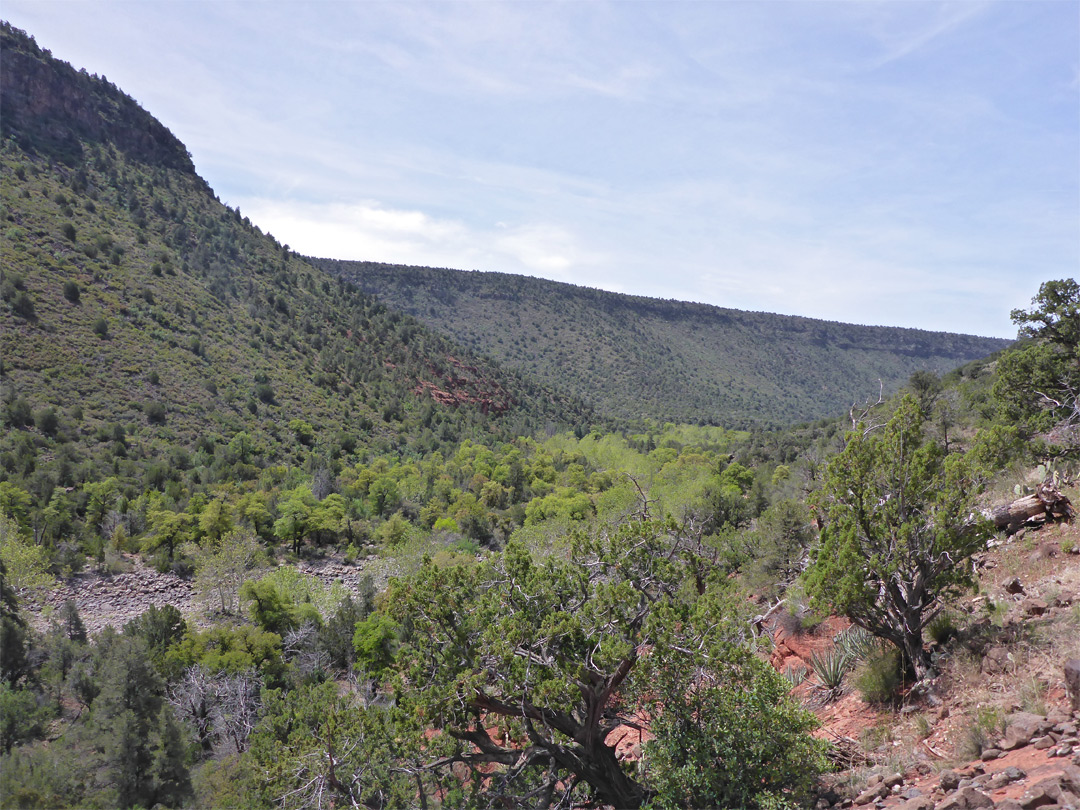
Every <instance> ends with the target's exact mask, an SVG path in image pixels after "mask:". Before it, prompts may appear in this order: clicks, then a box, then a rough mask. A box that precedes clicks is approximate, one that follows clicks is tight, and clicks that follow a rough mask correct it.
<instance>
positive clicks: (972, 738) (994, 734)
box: [957, 706, 1005, 760]
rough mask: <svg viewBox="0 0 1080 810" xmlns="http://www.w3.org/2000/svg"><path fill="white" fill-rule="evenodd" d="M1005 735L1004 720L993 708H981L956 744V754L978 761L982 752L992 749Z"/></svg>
mask: <svg viewBox="0 0 1080 810" xmlns="http://www.w3.org/2000/svg"><path fill="white" fill-rule="evenodd" d="M1004 733H1005V720H1004V718H1003V717H1002V716H1001V712H1000V711H999V710H998V709H996V708H994V707H993V706H983V707H981V708H980V709H979V710H978V711H977V712H976V713H975V717H973V718H972V720H971V723H970V724H969V725H968V726H967V729H966V730H965V733H964V736H963V737H961V739H960V742H959V744H958V749H959V750H958V751H957V754H958V755H959V756H960V757H961V758H963V759H965V760H970V759H978V758H979V757H981V756H982V752H983V751H985V750H986V749H988V748H993V747H994V745H995V744H996V743H997V741H998V740H999V739H1000V738H1001V735H1002V734H1004Z"/></svg>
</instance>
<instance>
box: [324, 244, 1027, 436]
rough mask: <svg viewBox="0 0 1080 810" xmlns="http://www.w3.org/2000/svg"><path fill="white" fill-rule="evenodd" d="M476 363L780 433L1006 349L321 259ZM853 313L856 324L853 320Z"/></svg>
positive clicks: (657, 414) (637, 413) (678, 413)
mask: <svg viewBox="0 0 1080 810" xmlns="http://www.w3.org/2000/svg"><path fill="white" fill-rule="evenodd" d="M313 263H314V264H316V265H317V266H319V267H322V268H324V269H326V270H329V271H330V272H332V273H335V274H337V275H339V276H341V277H343V278H346V279H348V280H349V281H352V282H354V283H355V284H357V285H358V286H359V287H360V288H361V289H362V290H364V291H365V292H367V293H371V294H373V295H376V296H378V297H379V299H380V300H382V301H384V302H385V303H386V304H387V306H391V307H395V308H399V309H401V310H403V311H404V312H407V313H409V314H411V315H414V316H415V317H417V318H419V319H420V320H422V321H424V322H425V323H427V324H429V325H430V326H432V327H433V328H435V329H437V330H438V331H440V332H442V333H443V334H447V335H453V336H454V338H455V339H456V340H460V341H462V342H463V343H465V344H466V345H468V346H470V347H471V348H472V349H474V350H475V351H477V352H481V353H483V354H485V355H488V356H490V357H492V358H494V359H495V360H497V361H498V362H501V363H503V364H505V365H507V366H510V367H513V368H517V369H520V370H522V371H525V372H527V373H529V374H531V375H535V376H536V377H537V378H538V379H541V380H545V381H547V382H549V383H551V384H558V385H560V386H562V387H565V388H566V389H567V390H570V391H572V392H574V393H575V394H576V395H578V396H580V397H582V398H584V399H586V400H588V401H589V402H590V403H591V404H592V405H594V406H595V407H596V408H597V409H599V410H601V411H603V412H605V413H609V414H611V415H613V416H616V417H621V418H631V419H636V418H642V417H645V418H650V419H655V420H659V421H675V422H697V423H707V424H723V425H725V426H727V427H733V428H746V427H752V426H777V425H784V424H792V423H794V422H798V421H801V420H810V419H816V418H819V417H824V416H832V415H835V414H837V413H839V412H842V411H843V410H845V409H846V408H847V407H849V406H850V405H851V403H852V402H853V401H862V400H864V399H865V398H866V397H867V396H869V395H871V394H872V395H874V396H876V395H877V393H878V388H879V385H878V380H881V381H882V383H883V384H884V386H885V390H886V392H887V393H888V392H892V391H895V390H897V389H898V388H899V387H900V385H902V384H903V383H904V382H906V381H907V379H908V378H909V377H910V375H911V374H912V373H913V372H915V371H918V370H927V371H933V372H935V373H943V372H946V371H948V370H950V369H953V368H956V367H957V366H960V365H963V364H964V363H966V362H968V361H970V360H974V359H977V358H980V357H985V356H986V355H988V354H991V353H993V352H995V351H999V350H1000V349H1002V348H1004V347H1005V346H1006V345H1007V343H1008V342H1007V341H1004V340H1000V339H995V338H980V337H972V336H969V335H955V334H949V333H944V332H926V331H921V330H916V329H900V328H892V327H871V326H854V325H851V324H843V323H834V322H829V321H820V320H813V319H810V318H801V317H794V316H785V315H771V314H767V313H760V312H741V311H739V310H733V309H723V308H720V307H714V306H707V305H703V304H689V303H682V302H678V301H664V300H659V299H650V298H642V297H637V296H630V295H621V294H618V293H609V292H603V291H600V290H594V289H588V288H584V287H575V286H573V285H570V284H562V283H559V282H554V281H546V280H543V279H537V278H529V277H524V276H512V275H505V274H501V273H479V272H471V273H470V272H461V271H457V270H448V269H436V268H430V267H409V266H403V265H388V264H379V263H375V262H341V261H331V260H313ZM857 315H858V314H857V313H852V317H853V318H855V317H857Z"/></svg>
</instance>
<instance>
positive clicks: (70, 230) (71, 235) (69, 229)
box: [60, 222, 76, 242]
mask: <svg viewBox="0 0 1080 810" xmlns="http://www.w3.org/2000/svg"><path fill="white" fill-rule="evenodd" d="M60 232H61V233H63V234H64V236H65V237H67V238H68V239H69V240H70V241H72V242H74V241H75V236H76V231H75V226H74V225H72V224H71V223H70V222H65V223H64V225H63V227H62V228H61V229H60Z"/></svg>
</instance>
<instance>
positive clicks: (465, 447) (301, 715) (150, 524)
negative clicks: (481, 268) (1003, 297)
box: [0, 25, 1080, 808]
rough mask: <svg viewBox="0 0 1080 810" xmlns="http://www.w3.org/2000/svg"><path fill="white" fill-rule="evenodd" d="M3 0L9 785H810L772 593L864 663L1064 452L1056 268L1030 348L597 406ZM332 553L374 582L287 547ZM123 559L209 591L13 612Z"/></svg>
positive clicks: (63, 789)
mask: <svg viewBox="0 0 1080 810" xmlns="http://www.w3.org/2000/svg"><path fill="white" fill-rule="evenodd" d="M2 34H3V40H2V45H3V59H4V67H5V69H4V71H3V74H0V75H2V79H3V82H4V85H3V91H4V92H3V98H4V105H5V106H4V109H3V117H2V122H3V133H2V134H3V142H2V145H0V160H2V162H3V175H2V185H0V205H2V208H0V228H3V232H4V238H3V239H2V241H0V251H2V253H0V260H2V264H3V267H4V277H3V280H2V293H3V304H2V312H3V319H4V320H3V324H4V325H3V332H2V334H0V341H2V347H0V348H2V350H0V358H2V362H3V369H2V372H3V373H2V397H3V403H2V404H3V418H4V425H5V430H4V435H3V439H2V442H0V457H2V459H3V464H2V470H0V633H2V635H0V754H2V758H0V797H2V800H3V803H4V806H15V807H102V808H104V807H143V808H149V807H154V806H162V807H207V808H210V807H236V808H268V807H285V808H294V807H295V808H307V807H342V806H350V807H370V808H390V807H417V806H420V807H432V808H434V807H572V806H577V807H596V806H613V807H646V806H647V807H655V808H661V807H706V806H710V807H711V806H723V807H750V808H779V807H798V806H805V805H812V803H813V799H814V795H815V790H816V786H817V778H818V777H819V775H820V774H822V773H824V772H826V771H827V770H829V769H830V768H831V767H833V764H834V762H835V759H836V757H835V752H833V751H832V750H831V749H830V747H829V746H828V745H827V744H826V743H824V742H822V741H821V740H819V739H817V738H815V737H813V736H812V735H811V732H812V731H813V729H814V727H815V725H816V721H815V719H814V716H813V714H812V713H811V712H810V711H808V710H807V709H806V708H805V707H804V706H803V705H801V704H800V703H799V702H798V701H797V700H796V699H795V698H793V697H792V695H791V693H790V691H791V686H792V683H793V682H795V681H796V680H797V679H798V677H799V674H798V673H791V672H788V673H780V672H777V671H776V670H775V669H773V668H772V667H771V666H770V665H769V664H768V659H767V655H765V653H766V652H767V645H768V640H767V638H762V637H760V633H759V630H758V629H757V628H759V627H760V622H761V619H762V616H763V615H764V614H769V613H772V614H773V615H779V614H777V611H780V612H782V614H783V615H784V616H786V617H787V618H786V619H785V620H786V621H790V622H795V623H799V622H806V623H810V622H814V621H818V620H820V618H821V617H822V616H824V615H826V614H828V613H836V614H840V615H845V616H847V617H849V618H850V619H852V620H853V621H854V622H855V625H856V629H857V630H859V632H860V633H862V635H858V634H857V633H853V634H852V635H851V638H850V640H851V643H852V644H855V643H856V642H857V643H858V644H860V645H862V649H863V650H864V652H865V651H867V650H869V651H870V652H868V653H865V654H866V655H868V656H869V657H871V658H873V660H874V662H875V664H874V667H873V668H872V669H871V670H870V672H871V675H872V678H871V679H870V681H869V682H868V685H867V686H866V694H867V696H868V698H867V699H874V700H880V701H884V702H888V701H890V700H892V699H893V697H894V696H895V690H896V686H897V685H898V684H899V683H900V682H901V681H902V680H903V679H904V678H908V679H909V680H910V679H920V678H922V677H924V676H925V675H926V674H927V673H928V672H929V671H930V670H932V668H933V666H934V662H933V660H932V659H931V658H930V657H929V656H928V654H927V652H926V647H925V646H924V634H930V633H933V632H935V631H934V626H935V624H934V623H935V622H936V621H938V620H939V619H940V617H941V615H943V614H942V611H943V609H945V608H946V607H947V606H948V604H949V600H950V599H951V598H952V596H953V595H955V594H956V593H957V592H958V591H959V589H961V588H963V587H965V586H966V585H967V584H968V583H969V580H970V567H968V566H965V564H964V563H965V561H966V560H967V559H968V558H969V557H970V556H971V555H972V554H973V553H975V552H976V551H977V550H979V549H980V548H985V545H986V542H987V540H988V539H989V538H990V537H991V536H992V531H993V527H992V525H991V524H990V523H989V521H988V520H987V519H986V518H984V517H982V511H981V510H982V509H983V508H985V507H986V506H987V505H988V504H989V503H990V497H991V493H993V492H1002V491H1010V492H1011V490H1012V487H1013V484H1014V483H1015V479H1016V478H1017V473H1016V471H1017V470H1019V469H1022V468H1024V467H1025V466H1028V465H1031V464H1034V463H1036V462H1042V463H1043V464H1044V465H1045V467H1046V469H1047V471H1048V475H1049V474H1052V472H1053V470H1057V471H1058V472H1062V471H1066V470H1068V469H1069V468H1070V467H1071V465H1073V464H1074V462H1075V458H1076V453H1077V448H1078V447H1080V445H1078V444H1077V441H1076V436H1075V433H1074V429H1075V425H1076V423H1077V421H1078V420H1080V404H1078V401H1077V393H1078V392H1080V354H1078V345H1080V327H1078V326H1077V324H1078V322H1080V288H1078V286H1077V284H1076V282H1075V281H1074V280H1072V279H1068V280H1063V281H1056V282H1047V283H1045V284H1043V285H1042V286H1041V287H1040V288H1039V290H1038V292H1037V294H1036V296H1035V298H1034V300H1033V301H1032V306H1031V307H1030V308H1029V309H1026V310H1020V311H1017V312H1016V313H1013V318H1014V320H1015V321H1016V323H1017V325H1018V326H1019V327H1020V331H1021V338H1022V341H1021V342H1020V343H1019V344H1017V346H1016V347H1014V348H1011V349H1009V350H1007V351H1006V352H1004V353H1003V354H1001V355H1000V356H997V357H993V358H990V359H983V360H978V361H974V362H970V363H968V364H966V365H964V366H962V367H961V368H959V369H957V370H955V371H952V372H949V373H948V374H945V375H943V376H940V377H939V376H938V375H936V374H934V373H933V372H931V371H927V370H920V371H917V372H915V373H913V374H910V375H909V376H908V378H907V382H906V384H905V385H904V386H903V390H902V391H901V392H900V393H899V394H898V395H897V396H895V397H887V398H880V399H879V397H878V389H877V387H876V385H875V386H874V387H872V388H871V390H869V391H860V392H859V394H860V399H859V404H858V406H857V407H855V408H852V409H851V411H850V413H848V414H843V415H840V416H839V418H835V419H821V420H819V421H816V422H814V421H806V422H804V423H803V424H801V425H799V426H796V427H792V428H787V429H784V430H776V431H764V430H761V429H755V430H752V431H751V430H732V429H730V428H725V427H720V426H702V425H700V424H678V423H676V422H675V421H669V422H663V423H661V422H658V421H657V422H653V421H649V420H647V419H640V418H635V419H634V420H633V422H627V421H621V420H620V419H619V416H620V414H618V413H606V412H603V411H599V410H598V411H592V410H590V409H589V407H587V406H585V405H583V404H582V403H581V401H580V400H579V399H578V398H576V397H574V396H573V395H568V394H562V393H560V392H559V391H558V390H557V388H556V386H554V385H549V384H546V383H545V384H541V383H536V382H533V381H531V380H530V378H529V377H528V376H526V374H525V373H524V372H522V371H516V372H508V371H506V370H505V369H504V368H502V367H501V366H500V365H499V364H498V363H497V362H495V361H493V360H489V359H483V358H481V357H478V356H476V355H474V354H471V353H470V351H469V350H467V349H464V348H461V347H460V346H459V345H457V344H455V343H454V342H453V341H452V340H451V339H450V338H449V337H446V336H444V335H441V334H439V333H438V332H436V331H433V329H432V328H431V327H429V326H425V325H423V324H421V323H420V322H419V321H417V320H415V319H413V318H412V317H410V316H408V315H404V314H401V313H399V312H396V311H394V310H393V309H390V308H389V307H388V306H387V305H386V304H384V303H381V302H379V301H376V300H375V299H374V298H372V297H370V296H369V295H367V294H366V293H363V292H361V291H359V290H358V289H356V288H355V287H353V286H352V285H351V284H350V283H348V282H346V281H344V280H342V279H340V278H337V277H334V276H331V275H330V274H328V273H326V272H325V271H324V270H323V269H321V268H320V267H318V266H315V265H312V264H311V263H309V262H307V261H305V260H303V259H301V258H299V257H297V256H295V255H293V254H292V253H291V252H290V251H289V250H288V249H287V248H286V247H285V246H282V245H279V244H278V243H277V242H275V241H274V239H273V238H272V237H271V236H269V235H265V234H262V233H260V232H259V231H258V229H257V228H256V227H255V226H253V225H252V224H251V223H249V222H248V221H247V220H246V219H245V218H244V217H243V216H242V214H241V213H240V212H239V211H234V210H230V209H228V208H226V207H225V206H223V205H221V204H220V203H219V202H218V201H217V200H216V199H215V197H214V196H213V193H212V191H211V190H210V189H209V188H207V187H206V185H205V183H203V182H202V180H201V179H199V178H198V177H197V175H195V174H194V171H193V169H192V168H191V166H190V160H185V158H186V150H184V149H183V147H182V145H180V144H179V141H176V139H175V138H173V137H172V136H171V135H170V134H169V133H168V132H167V131H166V130H164V128H162V127H161V126H160V124H158V123H157V122H155V121H153V119H152V118H151V117H150V116H149V115H148V114H147V113H145V112H144V111H142V110H141V109H140V108H138V106H137V105H136V104H135V102H133V101H132V100H131V99H129V98H128V97H126V96H124V95H123V94H122V93H121V92H120V91H119V90H117V89H116V88H114V87H112V86H111V85H109V84H108V83H107V82H106V81H105V80H104V79H99V78H97V77H92V76H89V75H88V74H86V73H85V72H77V71H75V70H74V69H72V68H71V67H70V66H67V65H66V64H64V63H61V62H58V61H57V60H54V59H52V57H51V56H50V55H49V54H48V53H47V52H44V51H41V50H40V49H38V47H37V45H36V44H35V43H34V42H33V41H32V40H31V39H30V38H28V37H27V36H26V35H25V34H23V33H22V32H19V31H16V30H14V29H11V28H10V27H9V26H6V25H5V26H4V28H3V32H2ZM30 98H33V99H35V100H36V101H35V104H33V105H30V104H28V103H27V99H30ZM20 104H21V105H23V106H21V107H20V106H19V105H20ZM146 133H150V135H149V136H147V135H146ZM1035 293H1036V291H1035V290H1033V294H1035ZM836 326H837V328H839V326H838V325H836ZM940 354H941V355H945V354H947V352H946V351H945V350H942V351H941V352H940ZM868 395H869V396H868ZM645 412H647V411H644V410H643V411H642V413H645ZM636 416H637V415H636ZM693 421H695V422H696V421H699V420H697V419H694V420H693ZM735 421H737V420H735ZM323 558H326V559H328V558H333V559H337V560H343V561H344V562H346V563H347V564H349V565H356V566H360V567H361V568H362V570H363V571H364V572H365V573H366V574H367V575H368V576H369V578H368V579H367V580H366V583H365V585H364V587H363V588H361V589H360V592H358V593H349V592H347V591H346V590H345V589H344V588H341V587H336V586H333V585H327V584H325V583H323V582H321V581H320V580H317V579H315V578H314V577H311V576H307V575H304V574H301V573H300V572H299V571H298V570H297V569H296V568H295V567H294V566H293V565H291V563H294V562H296V561H298V560H301V559H307V560H312V559H323ZM946 558H947V559H948V560H949V561H950V562H953V563H955V564H953V565H947V566H942V565H940V561H941V560H942V559H946ZM133 565H152V566H154V567H156V568H157V569H158V570H160V571H170V572H174V573H176V574H178V575H180V576H182V577H185V578H189V579H190V580H191V581H192V582H193V583H194V586H195V588H196V589H197V591H198V592H199V594H200V595H201V596H202V602H201V609H200V613H199V614H198V615H187V616H185V615H182V614H180V612H179V611H177V610H176V609H175V608H171V607H166V608H155V609H152V610H150V611H148V612H147V613H145V614H143V615H142V616H141V617H139V618H138V619H137V620H135V621H132V622H130V623H128V624H127V625H126V626H124V627H122V628H116V629H115V630H111V629H110V630H106V631H104V632H102V633H100V634H98V635H96V636H93V637H91V636H90V635H89V634H88V633H87V632H86V629H85V625H84V624H83V621H82V619H81V618H80V616H79V614H78V610H77V609H76V608H75V606H74V604H72V603H68V604H66V605H64V606H63V607H61V608H60V609H58V610H55V611H51V612H48V613H46V614H43V615H42V617H41V619H40V620H39V621H37V622H34V621H31V618H30V617H31V611H30V610H29V607H30V606H31V605H34V604H39V603H40V602H41V599H42V596H43V594H45V593H47V592H48V591H49V590H50V589H51V588H53V587H54V586H55V584H56V582H57V581H58V580H60V579H63V578H68V577H72V576H74V575H78V574H80V572H82V573H83V574H88V573H91V572H96V573H97V574H98V575H104V576H107V575H109V574H110V573H116V572H120V571H123V570H126V569H127V568H130V567H131V566H133ZM898 578H899V579H898ZM896 581H903V582H905V583H909V582H918V583H919V588H904V589H897V588H890V585H891V583H894V582H896ZM920 589H921V590H920ZM892 591H895V592H896V593H897V594H898V595H897V596H896V598H893V599H890V600H883V599H880V598H878V595H879V594H880V593H883V592H892ZM898 616H900V617H902V618H901V620H899V621H898V620H897V617H898ZM859 628H861V630H860V629H859ZM875 639H878V640H877V641H875ZM803 675H804V676H805V673H803ZM620 730H621V731H626V732H633V733H634V734H635V735H636V739H637V744H636V749H635V750H634V755H633V756H631V757H626V756H622V757H620V756H617V755H616V749H615V747H614V745H613V744H612V743H611V742H610V740H611V739H612V735H613V734H614V733H617V732H620Z"/></svg>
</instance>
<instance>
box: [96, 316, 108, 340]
mask: <svg viewBox="0 0 1080 810" xmlns="http://www.w3.org/2000/svg"><path fill="white" fill-rule="evenodd" d="M94 334H95V335H97V336H98V337H99V338H106V337H108V335H109V322H108V321H107V320H105V319H104V318H98V319H97V320H96V321H94Z"/></svg>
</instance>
